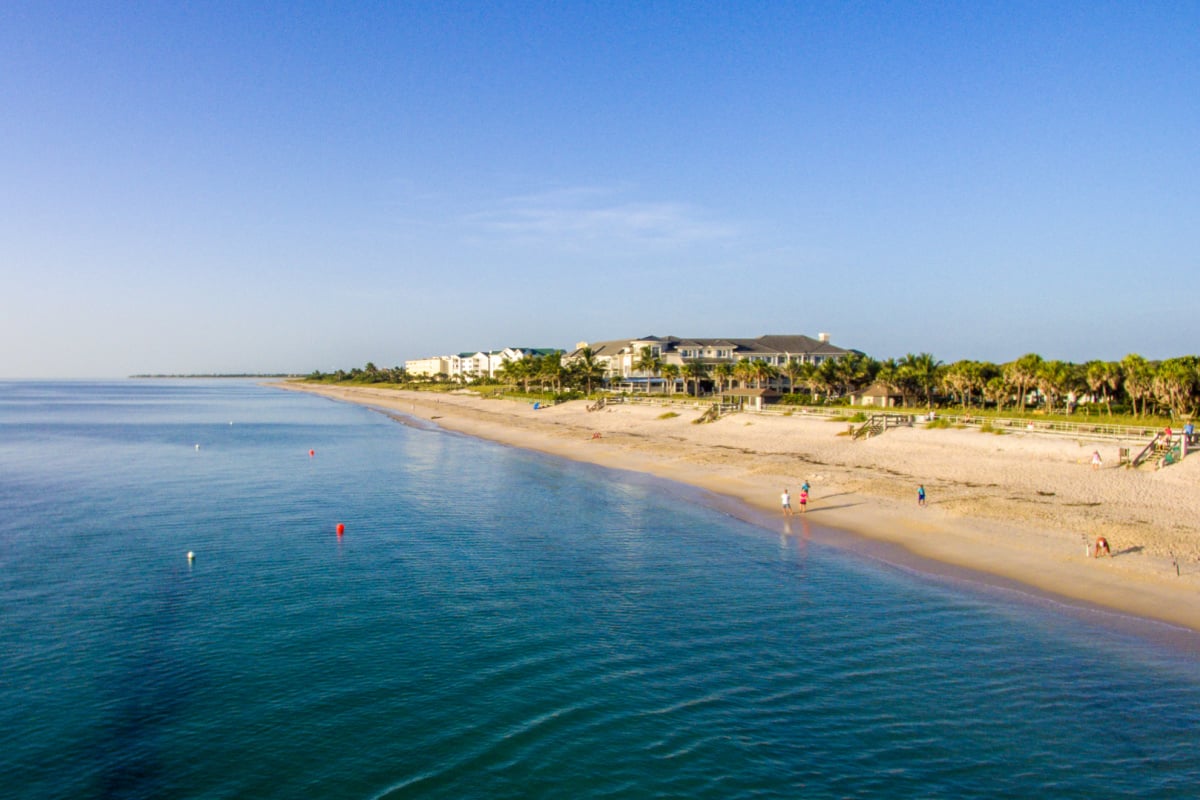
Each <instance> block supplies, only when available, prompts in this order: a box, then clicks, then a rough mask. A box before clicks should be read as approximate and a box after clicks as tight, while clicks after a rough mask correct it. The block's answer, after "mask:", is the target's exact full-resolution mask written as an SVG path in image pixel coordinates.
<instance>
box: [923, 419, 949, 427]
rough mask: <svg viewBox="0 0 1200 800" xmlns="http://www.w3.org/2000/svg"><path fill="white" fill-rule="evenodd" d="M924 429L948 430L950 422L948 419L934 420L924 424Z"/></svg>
mask: <svg viewBox="0 0 1200 800" xmlns="http://www.w3.org/2000/svg"><path fill="white" fill-rule="evenodd" d="M925 427H926V428H949V427H952V426H951V425H950V420H948V419H934V420H932V421H931V422H926V423H925Z"/></svg>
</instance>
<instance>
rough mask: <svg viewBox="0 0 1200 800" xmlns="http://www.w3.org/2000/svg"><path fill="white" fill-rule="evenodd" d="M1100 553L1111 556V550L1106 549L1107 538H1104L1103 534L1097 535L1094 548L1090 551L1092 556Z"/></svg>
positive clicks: (1098, 555) (1097, 555)
mask: <svg viewBox="0 0 1200 800" xmlns="http://www.w3.org/2000/svg"><path fill="white" fill-rule="evenodd" d="M1101 553H1103V554H1104V555H1106V556H1108V557H1109V558H1112V551H1111V550H1109V549H1108V539H1105V538H1104V537H1103V536H1097V537H1096V549H1095V550H1094V551H1093V552H1092V558H1099V557H1100V554H1101Z"/></svg>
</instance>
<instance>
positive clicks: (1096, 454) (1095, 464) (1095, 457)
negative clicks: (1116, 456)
mask: <svg viewBox="0 0 1200 800" xmlns="http://www.w3.org/2000/svg"><path fill="white" fill-rule="evenodd" d="M1092 469H1100V451H1099V450H1093V451H1092Z"/></svg>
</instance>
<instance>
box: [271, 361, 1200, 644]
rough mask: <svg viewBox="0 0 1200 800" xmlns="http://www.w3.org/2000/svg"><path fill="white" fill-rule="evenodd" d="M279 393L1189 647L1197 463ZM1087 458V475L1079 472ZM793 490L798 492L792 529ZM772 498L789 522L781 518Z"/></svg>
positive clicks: (499, 405) (927, 434)
mask: <svg viewBox="0 0 1200 800" xmlns="http://www.w3.org/2000/svg"><path fill="white" fill-rule="evenodd" d="M279 385H280V386H282V387H283V388H287V389H293V390H300V391H306V392H312V393H315V394H320V395H324V396H326V397H329V398H332V399H335V400H339V401H345V402H352V403H359V404H365V405H370V406H373V407H377V408H380V409H383V410H388V411H392V412H399V413H401V414H404V415H409V416H412V417H416V418H419V419H423V420H430V421H432V422H434V423H435V424H437V425H439V426H441V427H443V428H445V429H447V430H453V431H458V432H461V433H465V434H468V435H472V436H477V437H481V438H485V439H489V440H492V441H496V442H501V443H504V444H508V445H512V446H516V447H522V448H527V449H531V450H537V451H540V452H544V453H548V454H552V455H557V456H561V457H565V458H570V459H576V460H580V461H587V462H591V463H595V464H598V465H602V466H607V467H613V468H619V469H627V470H635V471H639V472H644V473H649V474H652V475H655V476H659V477H661V478H666V479H669V480H672V481H678V482H681V483H685V484H689V485H691V486H695V487H698V488H701V489H704V490H707V491H709V492H711V493H713V495H714V496H715V497H718V498H722V499H724V500H725V501H727V504H728V508H730V509H733V510H734V512H735V513H739V515H742V516H745V517H746V518H747V519H751V520H752V521H755V522H758V523H759V524H764V525H767V526H772V527H775V528H778V529H779V531H780V532H781V533H784V534H787V535H814V537H815V538H818V539H820V540H822V541H827V542H829V543H831V544H835V545H839V546H844V547H851V548H855V549H859V550H866V551H871V552H874V553H876V554H878V555H879V556H880V557H883V558H885V559H887V560H889V561H892V562H895V563H901V564H906V565H910V566H913V567H915V568H917V569H924V570H926V571H931V572H939V573H945V574H956V573H961V574H962V575H964V576H968V577H972V578H974V579H981V580H983V581H984V582H987V583H990V584H993V585H996V586H1002V587H1011V588H1017V589H1020V590H1024V591H1029V592H1031V593H1034V594H1037V595H1041V596H1046V597H1051V598H1055V599H1057V600H1061V601H1063V602H1065V603H1066V604H1067V605H1069V606H1072V607H1076V608H1102V609H1107V610H1110V611H1113V612H1117V613H1118V614H1119V615H1128V616H1131V617H1140V618H1144V619H1150V620H1156V621H1159V622H1164V623H1168V624H1169V625H1171V626H1176V627H1179V628H1185V629H1189V630H1191V631H1193V632H1200V454H1197V455H1194V456H1192V457H1190V458H1188V459H1185V460H1184V461H1183V462H1182V463H1180V464H1177V465H1174V466H1171V467H1169V468H1166V469H1162V470H1159V471H1153V472H1148V471H1140V470H1128V469H1125V468H1123V467H1117V466H1116V464H1117V449H1118V446H1119V443H1117V442H1113V441H1089V440H1087V439H1080V438H1075V437H1066V436H1058V435H1051V434H1045V433H1027V432H1014V433H1007V434H1005V435H1002V436H997V435H994V434H988V433H980V432H979V431H976V430H967V429H925V428H923V427H920V426H918V427H914V428H898V429H893V430H890V431H888V432H887V433H885V434H884V435H881V436H877V437H873V438H870V439H865V440H859V441H853V440H851V439H850V438H849V437H847V436H845V435H841V436H839V435H838V434H839V433H844V431H845V430H846V424H845V423H844V422H843V423H840V424H839V423H831V422H830V421H828V420H827V419H825V418H822V417H815V416H804V415H801V414H796V415H793V416H788V417H784V416H774V415H756V414H732V415H729V416H726V417H723V418H721V419H720V420H718V421H716V422H712V423H708V424H702V425H697V424H693V420H695V419H696V418H698V417H699V416H700V415H701V414H702V413H703V408H702V407H699V406H691V407H681V408H677V409H675V410H676V411H677V412H678V416H674V417H670V418H665V419H664V418H662V417H663V415H664V413H665V412H666V411H667V409H664V408H661V407H657V406H648V405H625V404H613V405H609V406H608V407H607V408H604V409H602V410H600V411H595V412H591V411H588V410H587V405H588V404H587V403H586V402H585V401H573V402H569V403H564V404H561V405H556V406H551V407H549V408H541V409H537V410H535V409H534V408H533V405H532V404H531V403H527V402H523V401H515V400H506V399H493V398H481V397H479V396H476V395H474V394H467V393H450V394H441V393H437V394H435V393H430V392H410V391H397V390H393V389H379V388H370V387H344V386H329V385H319V384H304V383H288V384H279ZM1130 444H1132V443H1130ZM1094 451H1099V452H1100V454H1101V456H1102V459H1103V465H1102V466H1101V468H1100V469H1093V468H1092V466H1091V464H1090V459H1091V455H1092V453H1093V452H1094ZM805 481H808V482H809V483H810V484H811V485H812V489H811V499H810V501H809V505H808V511H807V513H805V514H803V515H802V514H800V513H799V508H798V498H799V494H800V486H801V484H802V483H804V482H805ZM920 484H924V486H925V488H926V491H927V493H928V502H927V505H926V507H924V508H921V507H919V506H918V505H917V487H918V485H920ZM785 487H786V488H788V489H789V491H790V493H791V496H792V504H793V507H794V508H795V511H796V513H795V514H794V516H792V517H791V518H785V517H784V516H783V515H782V513H781V511H780V493H781V492H782V491H783V489H784V488H785ZM1097 536H1104V537H1105V538H1107V540H1108V542H1109V544H1110V547H1111V550H1112V557H1111V558H1099V559H1093V558H1089V557H1086V555H1085V548H1086V545H1085V542H1086V543H1091V542H1094V541H1095V539H1096V537H1097ZM1176 564H1178V572H1179V574H1176V573H1177V570H1176Z"/></svg>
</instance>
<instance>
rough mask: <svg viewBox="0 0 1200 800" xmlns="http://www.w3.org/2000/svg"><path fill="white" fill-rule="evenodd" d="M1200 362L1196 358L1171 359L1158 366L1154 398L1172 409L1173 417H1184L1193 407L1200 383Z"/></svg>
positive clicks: (1155, 376) (1155, 374)
mask: <svg viewBox="0 0 1200 800" xmlns="http://www.w3.org/2000/svg"><path fill="white" fill-rule="evenodd" d="M1198 365H1200V360H1198V359H1197V358H1196V356H1184V357H1182V358H1170V359H1167V360H1166V361H1164V362H1162V363H1161V364H1159V365H1158V369H1157V370H1156V371H1155V373H1154V397H1155V398H1156V399H1157V400H1158V402H1160V403H1162V404H1163V405H1165V406H1167V407H1168V408H1170V409H1171V416H1172V417H1173V418H1178V417H1182V416H1184V415H1185V414H1186V413H1187V412H1188V409H1189V407H1190V406H1191V405H1192V401H1193V398H1194V396H1195V393H1196V387H1197V383H1198V382H1200V370H1198V369H1197V367H1198Z"/></svg>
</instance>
